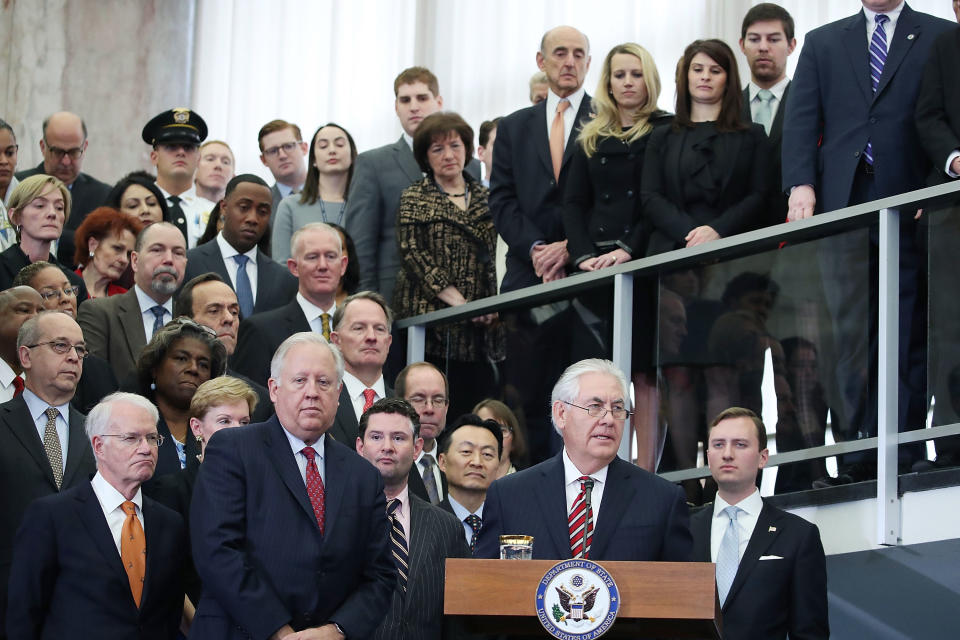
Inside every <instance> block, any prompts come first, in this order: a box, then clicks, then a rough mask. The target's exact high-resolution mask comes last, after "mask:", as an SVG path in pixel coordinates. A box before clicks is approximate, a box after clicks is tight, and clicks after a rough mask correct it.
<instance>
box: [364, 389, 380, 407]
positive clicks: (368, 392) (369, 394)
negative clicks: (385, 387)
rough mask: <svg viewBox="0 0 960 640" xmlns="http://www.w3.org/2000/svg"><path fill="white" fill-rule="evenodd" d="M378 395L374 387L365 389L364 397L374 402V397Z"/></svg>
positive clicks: (371, 402)
mask: <svg viewBox="0 0 960 640" xmlns="http://www.w3.org/2000/svg"><path fill="white" fill-rule="evenodd" d="M376 397H377V392H376V391H374V390H373V389H364V390H363V399H364V400H366V401H367V402H369V403H370V404H373V399H374V398H376Z"/></svg>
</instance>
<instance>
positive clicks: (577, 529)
mask: <svg viewBox="0 0 960 640" xmlns="http://www.w3.org/2000/svg"><path fill="white" fill-rule="evenodd" d="M579 480H580V493H579V494H578V495H577V498H576V499H575V500H574V501H573V508H572V509H570V517H569V518H567V527H568V528H569V529H570V552H571V554H572V555H573V557H574V558H589V557H590V545H591V544H592V543H593V506H592V505H591V506H590V508H587V502H588V501H589V498H588V496H589V495H590V493H591V492H592V491H593V478H591V477H590V476H580V478H579ZM584 530H586V532H587V535H586V537H584V535H583V532H584Z"/></svg>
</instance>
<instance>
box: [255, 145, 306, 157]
mask: <svg viewBox="0 0 960 640" xmlns="http://www.w3.org/2000/svg"><path fill="white" fill-rule="evenodd" d="M299 144H300V143H299V142H284V143H283V144H278V145H277V146H275V147H270V148H269V149H264V150H263V155H265V156H267V157H268V158H272V157H273V156H275V155H277V154H278V153H280V149H283V152H284V153H293V150H294V149H296V148H297V145H299Z"/></svg>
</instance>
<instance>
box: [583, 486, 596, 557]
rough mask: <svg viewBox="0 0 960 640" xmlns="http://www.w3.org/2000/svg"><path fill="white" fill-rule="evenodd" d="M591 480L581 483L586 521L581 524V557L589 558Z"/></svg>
mask: <svg viewBox="0 0 960 640" xmlns="http://www.w3.org/2000/svg"><path fill="white" fill-rule="evenodd" d="M593 482H594V481H593V478H587V479H586V480H584V481H583V504H584V505H585V506H586V520H584V522H583V557H584V558H589V557H590V546H589V542H590V531H591V528H592V527H593V505H592V502H593Z"/></svg>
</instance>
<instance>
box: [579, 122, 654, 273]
mask: <svg viewBox="0 0 960 640" xmlns="http://www.w3.org/2000/svg"><path fill="white" fill-rule="evenodd" d="M672 120H673V115H672V114H669V113H667V112H665V111H657V112H654V113H653V114H652V115H651V117H650V124H652V125H653V126H654V128H655V129H656V128H660V127H663V126H664V125H668V124H670V122H671V121H672ZM652 134H653V132H652V131H651V132H650V133H648V134H647V135H645V136H643V137H642V138H640V139H639V140H634V141H633V142H626V141H624V140H620V139H617V138H615V137H612V136H607V137H603V138H600V139H599V140H597V149H596V151H595V152H594V153H593V155H592V156H590V157H589V158H588V157H587V154H586V153H585V152H584V150H583V147H581V146H580V145H579V144H578V145H577V148H576V150H575V152H574V155H573V159H572V161H571V163H570V168H569V173H568V174H567V184H566V191H565V195H564V203H563V227H564V231H565V233H566V237H567V251H568V252H569V253H570V258H571V259H570V262H571V264H572V265H573V266H577V265H578V264H580V263H581V262H583V261H584V260H586V259H588V258H593V257H596V256H598V255H601V254H603V253H607V252H609V251H613V250H614V249H616V248H618V247H619V248H620V249H623V250H624V251H626V252H627V253H629V254H630V255H631V256H632V257H634V258H642V257H643V254H644V251H645V250H646V246H647V240H648V237H649V233H650V229H649V223H648V222H647V221H645V220H644V219H643V217H642V216H641V215H640V181H641V179H642V177H643V159H644V153H645V151H646V148H647V141H648V140H649V139H650V136H651V135H652Z"/></svg>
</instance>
